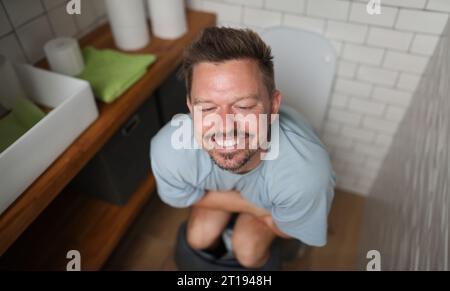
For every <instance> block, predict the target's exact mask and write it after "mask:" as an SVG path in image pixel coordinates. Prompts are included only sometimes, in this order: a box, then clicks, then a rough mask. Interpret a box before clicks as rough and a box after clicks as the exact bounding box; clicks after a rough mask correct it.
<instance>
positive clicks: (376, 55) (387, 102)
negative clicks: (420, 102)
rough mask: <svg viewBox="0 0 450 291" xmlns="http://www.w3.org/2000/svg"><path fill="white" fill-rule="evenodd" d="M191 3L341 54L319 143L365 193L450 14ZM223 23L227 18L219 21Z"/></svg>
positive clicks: (448, 1)
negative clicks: (290, 30)
mask: <svg viewBox="0 0 450 291" xmlns="http://www.w3.org/2000/svg"><path fill="white" fill-rule="evenodd" d="M368 2H369V0H260V1H250V0H249V1H245V0H240V1H238V0H189V1H188V5H189V6H190V7H192V8H195V9H198V10H209V11H211V10H212V9H211V8H210V7H212V6H214V7H216V8H215V9H214V11H215V12H216V13H218V15H219V25H225V26H232V27H239V28H241V27H250V28H253V29H256V30H257V31H262V30H263V29H264V28H266V27H269V26H273V25H279V24H280V22H281V24H282V25H285V26H290V27H297V28H301V29H305V30H308V31H312V32H315V33H318V34H321V35H323V36H324V37H326V38H327V39H329V40H330V42H331V44H332V45H333V47H334V48H335V50H336V53H337V55H338V62H337V76H336V82H335V86H334V89H333V92H332V96H331V102H330V105H329V108H328V114H327V118H326V120H325V122H324V127H323V132H322V138H323V141H324V143H325V144H326V146H327V148H328V149H329V150H330V153H331V157H332V162H333V167H334V169H335V171H336V174H337V183H338V187H340V188H342V189H345V190H349V191H353V192H356V193H359V194H363V195H366V194H367V193H368V192H369V190H370V187H371V185H372V183H373V181H374V180H375V178H376V176H377V173H378V170H379V168H380V166H381V164H382V162H383V159H384V156H385V154H386V152H387V150H388V149H389V146H390V145H391V142H392V136H393V134H394V133H395V131H396V129H397V127H398V125H399V123H400V122H401V120H402V118H403V115H404V114H405V111H406V109H407V108H408V106H409V103H410V101H411V98H412V95H413V92H414V91H415V89H416V88H417V86H418V84H419V82H420V79H421V76H422V75H423V74H424V70H425V67H426V65H427V63H428V61H429V58H430V56H431V55H432V54H433V51H434V49H435V48H436V46H437V43H438V42H439V40H440V35H441V33H442V31H443V28H444V26H445V24H446V22H447V20H448V16H449V13H450V0H382V1H381V4H382V7H381V12H382V14H381V15H369V14H368V13H367V11H366V5H367V3H368ZM222 19H224V21H222Z"/></svg>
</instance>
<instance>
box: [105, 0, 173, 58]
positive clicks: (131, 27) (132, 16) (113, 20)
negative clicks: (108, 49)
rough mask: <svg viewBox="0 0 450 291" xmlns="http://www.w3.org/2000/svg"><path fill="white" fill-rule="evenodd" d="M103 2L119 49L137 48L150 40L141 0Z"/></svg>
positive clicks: (130, 49) (108, 0)
mask: <svg viewBox="0 0 450 291" xmlns="http://www.w3.org/2000/svg"><path fill="white" fill-rule="evenodd" d="M163 2H164V1H163ZM105 4H106V11H107V13H108V18H109V22H110V25H111V29H112V33H113V37H114V41H115V43H116V46H117V47H118V48H119V49H121V50H125V51H132V50H138V49H141V48H143V47H145V46H146V45H147V44H148V43H149V42H150V34H149V30H148V25H147V17H146V14H145V6H144V2H143V1H142V0H127V1H124V0H106V1H105Z"/></svg>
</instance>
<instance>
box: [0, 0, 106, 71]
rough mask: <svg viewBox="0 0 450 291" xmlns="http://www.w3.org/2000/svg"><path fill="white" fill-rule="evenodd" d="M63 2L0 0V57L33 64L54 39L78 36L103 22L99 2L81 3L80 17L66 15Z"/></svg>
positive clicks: (58, 0) (101, 5)
mask: <svg viewBox="0 0 450 291" xmlns="http://www.w3.org/2000/svg"><path fill="white" fill-rule="evenodd" d="M66 2H67V1H66V0H1V1H0V54H2V55H5V56H7V57H8V58H10V59H11V60H15V61H18V62H29V63H34V62H36V61H38V60H40V59H42V57H43V56H44V50H43V46H44V44H45V42H46V41H47V40H49V39H52V38H53V37H55V36H76V37H80V36H82V35H84V34H86V33H87V32H89V31H91V30H92V29H94V28H95V27H97V26H98V25H99V24H101V23H103V22H104V21H106V16H105V7H104V2H103V0H89V1H86V0H82V2H81V4H82V5H81V7H82V11H81V15H74V16H71V15H69V14H67V13H66V10H65V3H66Z"/></svg>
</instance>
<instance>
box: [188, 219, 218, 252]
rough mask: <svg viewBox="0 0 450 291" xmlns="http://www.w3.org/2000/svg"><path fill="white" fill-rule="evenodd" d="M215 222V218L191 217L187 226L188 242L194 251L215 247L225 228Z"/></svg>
mask: <svg viewBox="0 0 450 291" xmlns="http://www.w3.org/2000/svg"><path fill="white" fill-rule="evenodd" d="M222 224H223V223H220V222H218V221H215V220H214V217H208V219H205V218H204V217H190V219H189V220H188V224H187V231H186V240H187V242H188V244H189V246H190V247H191V248H193V249H197V250H202V249H207V248H209V247H211V246H213V245H214V244H215V243H216V242H217V240H218V239H219V237H220V235H221V234H222V231H223V228H224V226H223V225H222Z"/></svg>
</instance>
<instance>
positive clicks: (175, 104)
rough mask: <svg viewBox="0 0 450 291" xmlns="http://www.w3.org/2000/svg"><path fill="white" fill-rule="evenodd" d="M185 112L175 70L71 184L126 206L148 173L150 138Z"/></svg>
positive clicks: (181, 83) (183, 99)
mask: <svg viewBox="0 0 450 291" xmlns="http://www.w3.org/2000/svg"><path fill="white" fill-rule="evenodd" d="M186 112H188V108H187V105H186V89H185V86H184V82H183V81H182V80H181V79H180V78H178V76H177V71H175V72H174V73H172V74H171V75H170V76H169V78H167V80H166V81H165V82H164V83H163V84H162V85H161V86H160V88H158V89H157V90H156V92H155V93H154V95H153V96H151V97H149V98H148V99H147V101H145V102H144V104H143V105H142V106H141V107H140V108H139V109H138V110H137V111H136V112H135V113H134V114H133V115H132V116H131V117H130V118H129V119H128V120H127V121H126V122H125V123H124V125H123V126H122V127H121V128H120V129H119V130H118V131H117V132H116V133H115V134H114V136H113V137H112V138H111V139H110V140H109V141H108V142H107V143H106V144H105V145H104V146H103V147H102V149H101V150H100V151H99V152H98V153H97V154H96V155H95V156H94V158H92V160H90V161H89V163H88V164H87V165H86V166H85V167H84V168H83V170H81V172H80V173H79V174H78V175H77V177H75V178H74V180H73V181H72V182H71V185H72V186H73V187H75V188H76V189H78V190H79V191H80V192H81V193H86V194H88V195H93V196H95V197H98V198H101V199H103V200H106V201H108V202H111V203H114V204H119V205H123V204H125V203H126V202H127V201H128V199H129V198H130V197H131V195H132V194H133V193H134V192H135V191H136V190H137V188H138V187H139V185H140V184H141V183H142V181H143V180H144V179H145V178H146V177H147V175H148V174H149V173H150V157H149V148H150V140H151V138H152V137H153V136H154V135H155V134H156V133H157V132H158V130H159V129H160V128H161V126H162V125H164V124H165V123H167V122H169V121H170V120H171V118H172V116H173V115H175V114H177V113H186Z"/></svg>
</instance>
